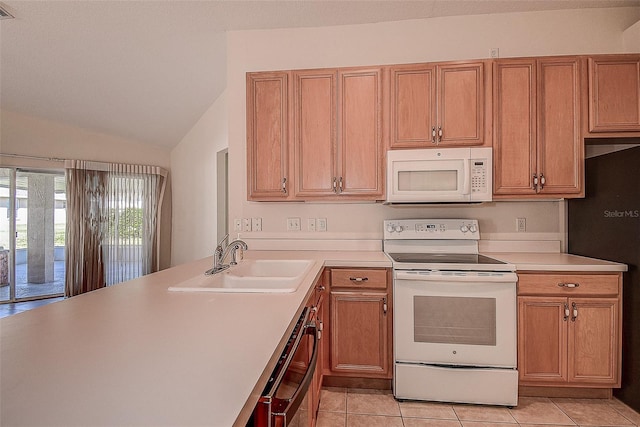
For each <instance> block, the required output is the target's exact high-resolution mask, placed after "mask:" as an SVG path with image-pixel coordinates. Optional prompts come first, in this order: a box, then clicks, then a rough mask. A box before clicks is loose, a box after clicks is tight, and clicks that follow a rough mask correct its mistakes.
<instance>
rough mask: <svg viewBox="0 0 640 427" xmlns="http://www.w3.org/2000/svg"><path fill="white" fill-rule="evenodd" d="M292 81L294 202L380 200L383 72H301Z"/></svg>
mask: <svg viewBox="0 0 640 427" xmlns="http://www.w3.org/2000/svg"><path fill="white" fill-rule="evenodd" d="M293 80H294V89H293V93H294V101H293V106H294V113H293V134H294V135H293V145H294V154H293V158H294V171H295V182H294V186H295V193H294V197H295V198H297V199H304V200H310V199H314V198H317V197H321V198H323V199H326V198H336V199H342V198H345V197H346V198H353V199H358V200H381V199H382V198H383V182H384V165H383V158H384V154H383V151H382V150H383V144H382V69H381V68H366V69H362V68H358V69H338V70H336V69H328V70H309V71H296V72H294V73H293Z"/></svg>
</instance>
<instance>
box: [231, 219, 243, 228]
mask: <svg viewBox="0 0 640 427" xmlns="http://www.w3.org/2000/svg"><path fill="white" fill-rule="evenodd" d="M233 231H242V219H240V218H236V219H234V220H233Z"/></svg>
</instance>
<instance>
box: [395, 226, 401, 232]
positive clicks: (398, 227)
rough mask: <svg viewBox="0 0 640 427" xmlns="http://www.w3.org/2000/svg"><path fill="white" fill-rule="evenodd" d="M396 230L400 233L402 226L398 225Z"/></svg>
mask: <svg viewBox="0 0 640 427" xmlns="http://www.w3.org/2000/svg"><path fill="white" fill-rule="evenodd" d="M395 230H396V231H397V232H398V233H400V232H401V231H402V226H401V225H396V227H395Z"/></svg>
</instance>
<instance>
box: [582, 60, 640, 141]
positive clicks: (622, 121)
mask: <svg viewBox="0 0 640 427" xmlns="http://www.w3.org/2000/svg"><path fill="white" fill-rule="evenodd" d="M589 132H593V133H602V132H614V133H615V132H640V55H637V54H634V55H603V56H594V57H590V58H589ZM594 136H597V135H594Z"/></svg>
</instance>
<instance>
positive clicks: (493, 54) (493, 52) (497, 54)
mask: <svg viewBox="0 0 640 427" xmlns="http://www.w3.org/2000/svg"><path fill="white" fill-rule="evenodd" d="M490 54H491V57H492V58H499V57H500V49H498V48H497V47H492V48H491V51H490Z"/></svg>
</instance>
